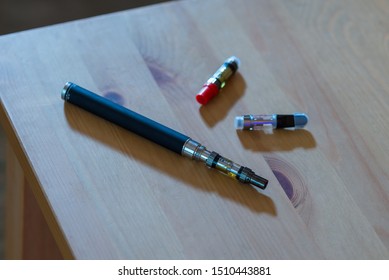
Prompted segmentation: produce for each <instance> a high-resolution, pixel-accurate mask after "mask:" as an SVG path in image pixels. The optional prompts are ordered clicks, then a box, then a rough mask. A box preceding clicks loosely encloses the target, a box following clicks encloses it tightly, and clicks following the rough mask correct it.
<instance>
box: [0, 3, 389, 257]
mask: <svg viewBox="0 0 389 280" xmlns="http://www.w3.org/2000/svg"><path fill="white" fill-rule="evenodd" d="M388 27H389V1H382V0H376V1H364V0H359V1H357V0H349V1H311V0H306V1H303V0H301V1H289V0H285V1H256V0H252V1H232V0H231V1H225V0H212V1H179V2H171V3H167V4H160V5H156V6H151V7H146V8H140V9H134V10H129V11H124V12H119V13H115V14H109V15H105V16H100V17H96V18H91V19H85V20H80V21H75V22H70V23H66V24H60V25H55V26H52V27H47V28H41V29H36V30H31V31H26V32H21V33H16V34H11V35H7V36H3V37H1V38H0V49H1V55H0V93H1V123H2V125H3V126H4V128H5V131H6V133H7V137H8V140H9V144H10V145H9V148H10V149H9V153H8V155H9V156H8V159H9V162H8V202H9V204H8V210H9V212H8V214H7V217H8V218H7V228H8V232H7V234H8V235H7V236H8V240H7V244H8V250H7V253H8V255H7V256H8V257H9V258H60V257H63V258H75V259H327V258H329V259H387V258H389V251H388V249H389V182H388V176H389V142H388V138H389V125H388V122H387V116H386V114H388V112H389V79H388V77H389V33H388ZM230 55H236V56H238V57H239V58H240V59H241V67H240V69H239V71H238V73H237V74H236V75H235V76H234V77H233V78H232V79H231V80H230V83H229V84H228V85H227V86H226V87H225V89H224V90H223V92H222V93H221V94H220V95H219V96H217V97H216V98H215V99H213V100H212V101H211V102H210V103H209V104H208V105H206V106H203V107H200V105H199V104H197V103H196V101H195V95H196V93H197V92H198V90H199V89H200V88H201V86H202V84H203V83H204V82H205V81H206V80H207V79H208V77H209V76H210V75H211V74H212V73H213V72H214V71H215V70H216V69H217V68H218V67H219V66H220V65H221V63H222V62H223V61H224V60H225V59H226V58H227V57H229V56H230ZM67 81H72V82H75V83H77V84H79V85H81V86H83V87H85V88H88V89H90V90H92V91H94V92H96V93H99V94H101V95H103V96H106V97H107V98H110V99H113V100H114V101H116V102H118V103H120V104H122V105H124V106H126V107H128V108H130V109H132V110H134V111H136V112H138V113H141V114H143V115H145V116H147V117H149V118H152V119H154V120H157V121H158V122H160V123H163V124H165V125H167V126H169V127H171V128H173V129H176V130H178V131H180V132H183V133H185V134H187V135H189V136H191V137H192V138H193V139H195V140H197V141H199V142H201V143H202V144H204V145H206V146H207V147H208V148H209V149H211V150H215V151H218V152H220V153H221V154H222V155H224V156H226V157H228V158H230V159H232V160H234V161H236V162H238V163H241V164H243V165H246V166H248V167H250V168H252V169H253V170H254V171H255V172H256V173H258V174H259V175H261V176H263V177H265V178H268V179H269V180H270V183H269V186H268V188H267V189H266V190H265V191H257V190H256V189H254V188H252V187H250V186H247V185H243V184H240V183H238V182H236V181H233V180H231V179H230V178H228V177H226V176H222V175H221V174H219V173H218V172H216V171H214V170H210V169H207V168H206V167H205V166H203V165H202V164H201V163H199V162H195V161H191V160H188V159H187V158H184V157H181V156H179V155H177V154H174V153H172V152H170V151H169V150H166V149H164V148H162V147H160V146H158V145H155V144H154V143H151V142H149V141H147V140H144V139H142V138H141V137H139V136H137V135H134V134H133V133H130V132H127V131H125V130H124V129H121V128H119V127H117V126H115V125H113V124H111V123H108V122H107V121H104V120H102V119H100V118H98V117H96V116H94V115H92V114H90V113H88V112H86V111H84V110H82V109H79V108H77V107H75V106H73V105H71V104H64V102H63V100H61V98H60V92H61V89H62V87H63V86H64V84H65V82H67ZM293 112H306V113H307V114H308V115H309V117H310V121H309V124H308V126H307V127H306V129H303V130H295V131H293V130H277V131H274V133H273V134H265V133H263V132H261V131H256V132H236V130H235V129H234V126H233V120H234V117H235V116H236V115H241V114H269V113H293ZM31 191H32V192H31ZM39 209H40V210H39ZM40 211H41V212H40ZM42 214H43V217H44V219H43V218H42ZM57 247H58V249H57Z"/></svg>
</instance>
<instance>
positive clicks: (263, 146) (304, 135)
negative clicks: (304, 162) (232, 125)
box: [236, 129, 316, 152]
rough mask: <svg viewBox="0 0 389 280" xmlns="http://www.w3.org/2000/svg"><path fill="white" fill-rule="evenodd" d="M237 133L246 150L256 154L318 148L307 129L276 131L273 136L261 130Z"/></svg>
mask: <svg viewBox="0 0 389 280" xmlns="http://www.w3.org/2000/svg"><path fill="white" fill-rule="evenodd" d="M236 133H237V135H238V137H239V140H240V142H241V143H242V145H243V147H244V148H245V149H249V150H252V151H256V152H276V151H291V150H294V149H297V148H303V149H313V148H315V147H316V141H315V138H314V137H313V135H312V134H311V132H309V131H308V130H306V129H296V130H293V129H275V130H273V133H271V134H266V133H264V132H263V131H261V130H254V131H242V130H240V131H237V132H236Z"/></svg>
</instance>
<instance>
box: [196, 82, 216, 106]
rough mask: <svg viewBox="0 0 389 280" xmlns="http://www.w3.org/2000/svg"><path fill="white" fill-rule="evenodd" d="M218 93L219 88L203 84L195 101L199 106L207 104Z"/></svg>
mask: <svg viewBox="0 0 389 280" xmlns="http://www.w3.org/2000/svg"><path fill="white" fill-rule="evenodd" d="M218 93H219V87H218V86H217V85H215V84H205V85H204V86H203V87H202V88H201V90H200V92H199V93H198V94H197V95H196V100H197V102H199V103H200V104H201V105H205V104H207V103H208V102H209V101H210V100H211V99H212V98H214V97H215V96H216V95H217V94H218Z"/></svg>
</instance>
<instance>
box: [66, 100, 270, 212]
mask: <svg viewBox="0 0 389 280" xmlns="http://www.w3.org/2000/svg"><path fill="white" fill-rule="evenodd" d="M64 111H65V116H66V119H67V121H68V123H69V125H70V127H71V128H72V129H73V130H75V131H77V132H79V133H81V134H83V135H86V136H87V137H91V138H93V139H96V140H98V141H99V142H101V143H102V144H104V145H107V146H109V147H112V148H113V149H115V150H117V151H119V152H121V153H122V154H126V155H127V156H128V157H130V158H135V159H136V160H139V161H142V162H143V163H146V164H147V165H149V166H151V167H153V168H155V169H157V170H160V171H162V172H164V173H166V174H168V175H169V176H172V177H174V178H176V179H178V180H180V181H182V182H185V183H186V184H190V185H191V186H193V187H195V188H198V189H201V190H203V191H206V192H213V193H216V194H218V195H220V196H221V197H224V198H227V199H229V200H232V201H234V202H237V203H239V204H241V205H243V206H245V207H247V208H249V209H250V210H251V211H253V212H256V213H267V214H269V215H272V216H276V215H277V212H276V208H275V205H274V202H273V200H272V199H271V198H270V197H268V196H266V195H264V194H262V193H260V192H258V191H257V190H256V189H255V188H254V187H251V186H249V185H245V184H241V183H239V182H237V181H234V180H231V179H230V178H228V177H227V176H223V175H222V174H219V172H217V171H216V170H213V169H208V168H206V167H205V165H204V164H203V163H201V162H195V161H193V160H189V159H187V158H184V157H182V156H180V155H178V154H175V153H173V152H171V151H169V150H167V149H165V148H163V147H161V146H159V145H157V144H154V143H152V142H151V141H148V140H146V139H144V138H142V137H141V136H138V135H136V134H134V133H132V132H128V131H127V130H125V129H122V128H120V127H119V126H116V125H114V124H111V123H109V122H108V121H106V120H103V119H101V118H99V117H96V116H95V115H93V114H91V113H89V112H86V111H84V110H82V109H80V108H77V107H75V106H74V105H71V104H68V103H65V105H64ZM86 124H88V125H86ZM110 126H115V127H116V128H117V129H118V133H115V136H116V137H113V136H112V127H110ZM96 127H98V128H99V129H95V128H96ZM119 130H120V131H119ZM101 164H104V163H101ZM192 170H196V172H191V171H192ZM199 173H201V176H199ZM141 175H143V174H140V176H141ZM213 176H218V178H217V179H212V177H213ZM208 177H209V180H208ZM232 189H233V190H232Z"/></svg>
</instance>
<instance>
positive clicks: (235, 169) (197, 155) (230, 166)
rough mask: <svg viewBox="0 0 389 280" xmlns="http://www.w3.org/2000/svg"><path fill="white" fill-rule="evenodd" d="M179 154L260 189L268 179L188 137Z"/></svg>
mask: <svg viewBox="0 0 389 280" xmlns="http://www.w3.org/2000/svg"><path fill="white" fill-rule="evenodd" d="M181 154H182V155H183V156H185V157H188V158H191V159H193V160H197V161H202V162H204V163H205V165H206V166H207V167H209V168H215V169H217V170H218V171H219V172H221V173H223V174H225V175H227V176H228V177H231V178H233V179H235V180H238V181H239V182H241V183H245V184H251V185H253V186H255V187H258V188H260V189H265V188H266V185H267V183H268V180H266V179H265V178H262V177H260V176H258V175H256V174H255V173H254V172H253V171H252V170H251V169H250V168H247V167H244V166H241V165H239V164H237V163H235V162H233V161H232V160H229V159H228V158H225V157H223V156H221V155H220V154H218V153H217V152H210V151H208V150H207V148H206V147H204V146H203V145H201V144H200V143H198V142H196V141H194V140H192V139H190V138H189V139H188V140H187V141H186V142H185V144H184V146H183V148H182V152H181Z"/></svg>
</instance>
